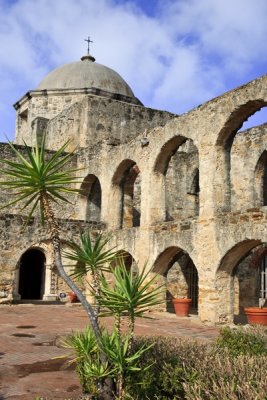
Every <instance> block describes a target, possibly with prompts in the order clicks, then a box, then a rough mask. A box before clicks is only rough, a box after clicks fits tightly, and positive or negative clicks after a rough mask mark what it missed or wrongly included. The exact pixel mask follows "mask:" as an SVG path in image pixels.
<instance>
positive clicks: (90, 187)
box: [80, 174, 102, 222]
mask: <svg viewBox="0 0 267 400" xmlns="http://www.w3.org/2000/svg"><path fill="white" fill-rule="evenodd" d="M81 202H82V204H81V206H80V207H81V209H82V210H83V213H84V215H83V216H82V218H83V219H85V221H95V222H100V220H101V203H102V190H101V185H100V182H99V179H98V178H97V177H96V176H95V175H93V174H89V175H87V176H86V178H85V179H84V181H83V183H82V185H81Z"/></svg>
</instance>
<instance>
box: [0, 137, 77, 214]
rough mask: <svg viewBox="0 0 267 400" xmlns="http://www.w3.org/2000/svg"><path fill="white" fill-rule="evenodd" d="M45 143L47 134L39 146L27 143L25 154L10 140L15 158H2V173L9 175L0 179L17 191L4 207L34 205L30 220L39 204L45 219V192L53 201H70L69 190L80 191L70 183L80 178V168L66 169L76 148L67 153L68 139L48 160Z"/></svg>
mask: <svg viewBox="0 0 267 400" xmlns="http://www.w3.org/2000/svg"><path fill="white" fill-rule="evenodd" d="M36 139H37V138H36ZM45 143H46V137H45V135H44V136H43V140H42V144H41V146H40V148H39V147H38V146H37V145H36V146H35V147H32V148H30V147H28V146H27V145H26V143H24V144H25V149H26V156H24V155H23V154H22V153H21V152H20V151H19V150H18V149H16V147H15V146H14V145H13V144H12V143H11V142H9V145H10V147H11V149H12V150H13V152H14V154H15V156H16V160H15V161H11V160H7V159H3V158H1V159H0V163H2V164H3V165H4V168H3V169H2V174H1V176H2V177H4V178H6V180H4V179H2V180H1V181H0V185H1V186H2V187H3V188H4V189H7V190H12V194H14V198H13V200H12V201H10V202H8V203H7V204H5V205H4V206H2V207H1V208H4V207H8V206H11V205H13V204H17V203H21V202H22V203H23V205H22V207H21V210H23V209H25V208H26V207H28V206H29V205H31V209H30V212H29V215H28V220H29V218H30V217H31V216H32V215H33V213H34V211H35V209H36V208H37V206H38V205H39V206H40V209H41V216H42V220H43V205H42V202H41V198H42V195H43V194H44V193H46V195H48V196H49V199H50V200H51V201H52V202H56V203H57V202H58V200H62V201H64V202H69V200H68V199H67V197H66V194H67V193H73V192H77V191H78V189H75V188H70V187H69V186H70V185H72V184H74V183H77V182H78V178H76V177H75V174H76V172H77V171H78V169H65V167H66V164H67V163H69V162H70V160H71V159H72V157H73V152H72V153H65V150H66V148H67V146H68V145H69V141H67V142H66V143H65V144H64V145H63V146H62V147H60V149H59V150H57V151H56V152H55V153H53V154H52V155H51V157H50V158H49V159H48V160H46V152H45Z"/></svg>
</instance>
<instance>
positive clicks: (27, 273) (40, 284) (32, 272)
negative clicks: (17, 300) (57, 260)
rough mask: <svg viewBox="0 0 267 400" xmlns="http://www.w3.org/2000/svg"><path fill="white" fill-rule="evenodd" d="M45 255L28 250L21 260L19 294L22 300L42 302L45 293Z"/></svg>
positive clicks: (38, 251)
mask: <svg viewBox="0 0 267 400" xmlns="http://www.w3.org/2000/svg"><path fill="white" fill-rule="evenodd" d="M45 261H46V260H45V255H44V253H43V252H42V251H41V250H38V249H30V250H27V251H26V252H25V253H24V254H23V255H22V257H21V259H20V262H19V263H20V268H19V294H20V296H21V299H22V300H23V299H27V300H40V299H42V297H43V293H44V282H45Z"/></svg>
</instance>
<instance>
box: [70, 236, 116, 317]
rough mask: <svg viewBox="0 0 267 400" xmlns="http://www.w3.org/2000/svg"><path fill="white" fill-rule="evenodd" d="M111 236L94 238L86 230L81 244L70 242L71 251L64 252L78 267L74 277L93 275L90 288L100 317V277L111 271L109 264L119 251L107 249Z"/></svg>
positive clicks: (96, 312) (81, 238)
mask: <svg viewBox="0 0 267 400" xmlns="http://www.w3.org/2000/svg"><path fill="white" fill-rule="evenodd" d="M109 240H110V238H109V237H104V236H103V235H102V234H98V235H97V236H96V238H95V239H94V240H92V239H91V236H90V233H89V232H85V233H82V234H81V235H80V244H77V243H76V242H74V241H71V242H70V243H69V246H70V248H71V250H70V251H65V252H64V253H63V254H64V256H65V257H66V258H68V259H69V260H71V261H75V262H76V263H77V264H76V268H75V271H74V272H73V274H72V276H73V277H74V278H78V279H79V278H83V277H84V276H86V275H88V274H89V275H90V276H91V278H92V279H91V282H90V288H91V293H92V295H93V296H94V298H95V303H96V304H95V314H96V318H98V314H99V311H100V307H99V302H98V299H99V297H100V296H101V289H100V279H101V277H102V276H103V272H109V271H110V269H109V264H110V263H111V262H112V261H113V260H115V258H116V255H117V251H115V250H114V248H112V249H107V250H106V246H107V244H108V242H109Z"/></svg>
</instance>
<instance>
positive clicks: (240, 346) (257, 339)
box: [216, 327, 267, 357]
mask: <svg viewBox="0 0 267 400" xmlns="http://www.w3.org/2000/svg"><path fill="white" fill-rule="evenodd" d="M216 346H217V347H218V348H220V349H227V350H228V351H229V354H231V355H232V356H234V357H237V356H241V355H251V356H253V355H255V356H256V355H260V354H265V355H267V330H266V329H265V328H260V327H255V328H254V327H250V328H249V329H248V330H246V331H245V330H244V329H242V328H236V329H230V328H229V327H225V328H222V329H221V330H220V334H219V337H218V339H217V341H216Z"/></svg>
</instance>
